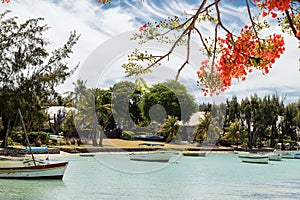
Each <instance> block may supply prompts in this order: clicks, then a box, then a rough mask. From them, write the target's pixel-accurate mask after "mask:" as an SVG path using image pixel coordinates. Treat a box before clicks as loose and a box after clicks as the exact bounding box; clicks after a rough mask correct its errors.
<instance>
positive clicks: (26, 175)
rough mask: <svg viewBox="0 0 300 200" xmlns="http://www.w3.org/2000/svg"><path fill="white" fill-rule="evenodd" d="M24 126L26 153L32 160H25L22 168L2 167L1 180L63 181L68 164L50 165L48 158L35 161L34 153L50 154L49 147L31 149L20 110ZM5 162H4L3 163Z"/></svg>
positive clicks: (18, 166)
mask: <svg viewBox="0 0 300 200" xmlns="http://www.w3.org/2000/svg"><path fill="white" fill-rule="evenodd" d="M18 112H19V115H20V119H21V122H22V126H23V129H24V135H25V139H26V143H27V145H28V147H26V151H27V152H30V154H31V157H32V158H31V159H25V160H24V161H23V162H16V163H22V166H20V165H18V164H16V165H13V166H3V165H2V166H1V167H0V178H11V179H62V178H63V176H64V173H65V170H66V168H67V166H68V162H67V161H66V162H65V161H64V162H57V163H50V162H49V159H48V157H47V158H46V159H45V160H43V159H35V158H34V155H33V151H38V152H40V151H42V152H47V151H48V153H49V149H48V147H33V148H31V146H30V143H29V139H28V135H27V131H26V128H25V124H24V121H23V116H22V114H21V111H20V110H18ZM3 162H4V161H3Z"/></svg>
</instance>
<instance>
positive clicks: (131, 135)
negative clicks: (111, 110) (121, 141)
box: [122, 131, 135, 139]
mask: <svg viewBox="0 0 300 200" xmlns="http://www.w3.org/2000/svg"><path fill="white" fill-rule="evenodd" d="M122 136H123V137H127V138H129V139H134V137H135V133H134V132H132V131H122Z"/></svg>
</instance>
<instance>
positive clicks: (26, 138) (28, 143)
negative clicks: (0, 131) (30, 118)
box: [18, 109, 36, 166]
mask: <svg viewBox="0 0 300 200" xmlns="http://www.w3.org/2000/svg"><path fill="white" fill-rule="evenodd" d="M18 112H19V115H20V119H21V122H22V126H23V130H24V135H25V140H26V143H27V145H28V147H29V152H30V154H31V157H32V160H33V164H34V166H36V163H35V159H34V156H33V153H32V150H31V146H30V142H29V138H28V135H27V131H26V128H25V124H24V121H23V116H22V113H21V110H20V109H18Z"/></svg>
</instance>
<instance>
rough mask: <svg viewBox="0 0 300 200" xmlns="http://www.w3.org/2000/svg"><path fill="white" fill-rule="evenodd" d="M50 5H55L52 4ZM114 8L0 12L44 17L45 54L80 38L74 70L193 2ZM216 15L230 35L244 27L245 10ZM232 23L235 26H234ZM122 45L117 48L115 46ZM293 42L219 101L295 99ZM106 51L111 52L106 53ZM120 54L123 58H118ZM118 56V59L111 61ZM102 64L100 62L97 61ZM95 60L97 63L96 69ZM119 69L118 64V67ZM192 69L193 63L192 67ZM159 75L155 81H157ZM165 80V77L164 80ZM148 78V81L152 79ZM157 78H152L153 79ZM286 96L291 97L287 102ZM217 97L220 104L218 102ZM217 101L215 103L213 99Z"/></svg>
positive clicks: (21, 5) (42, 2)
mask: <svg viewBox="0 0 300 200" xmlns="http://www.w3.org/2000/svg"><path fill="white" fill-rule="evenodd" d="M55 2H56V3H55ZM118 2H119V3H120V5H116V4H114V5H113V6H111V7H110V8H109V9H107V8H106V7H103V6H101V5H98V4H97V3H96V1H85V0H80V1H79V0H76V1H74V0H60V1H50V0H31V1H22V0H14V1H11V3H9V4H5V6H1V7H0V10H1V11H3V10H4V9H10V10H12V14H13V15H16V16H19V18H20V20H26V19H28V18H32V17H44V18H45V23H47V24H49V26H50V27H51V29H50V30H49V31H48V32H47V34H46V38H48V39H49V40H50V42H51V43H52V45H51V48H54V47H58V46H60V45H62V44H63V43H64V42H65V41H66V39H67V37H68V36H69V33H70V31H72V30H76V31H77V32H78V33H79V34H81V38H80V40H79V42H78V45H76V46H75V48H74V54H73V55H72V57H71V60H70V66H75V65H76V64H77V63H78V62H79V61H80V63H81V66H82V64H83V63H84V62H85V61H86V59H87V58H88V56H89V55H90V54H91V53H92V52H93V51H94V50H95V49H96V48H97V47H98V46H100V45H101V44H103V43H104V42H105V41H109V39H111V38H114V37H116V36H117V35H118V34H120V33H123V32H126V31H131V30H138V28H139V26H140V25H141V24H142V23H143V22H146V21H154V20H156V19H161V18H166V17H168V16H170V17H172V16H174V15H178V14H180V13H182V12H183V11H187V12H188V13H194V12H195V10H194V9H195V8H197V6H198V2H195V1H180V0H172V1H171V0H170V1H166V0H165V1H150V0H145V1H144V2H140V1H118ZM223 6H224V7H223V8H222V13H223V16H224V17H225V18H224V22H230V21H231V20H233V19H234V21H232V23H231V24H230V27H231V30H234V29H238V28H239V22H243V23H245V24H247V23H248V18H247V15H246V13H245V12H246V10H245V8H242V7H234V6H230V5H228V4H224V5H223ZM236 20H237V21H236ZM204 28H205V29H204V30H205V32H206V33H209V32H211V31H213V30H212V28H213V27H212V26H211V24H210V25H209V24H208V25H207V26H205V27H204ZM120 45H122V44H120ZM297 45H298V44H297V42H296V41H295V39H294V38H292V37H288V36H286V52H285V54H284V55H283V56H282V57H281V58H280V59H279V60H278V61H277V62H276V64H275V65H274V67H273V69H271V70H270V74H268V75H265V76H262V75H261V74H260V72H257V73H253V74H251V75H250V76H249V77H248V78H247V81H245V82H239V83H238V84H234V85H233V86H232V88H231V89H230V90H228V91H227V92H226V93H225V94H224V95H223V97H224V96H226V97H229V98H230V96H231V95H236V96H238V97H241V98H242V97H245V96H250V95H251V94H253V93H255V92H256V93H258V94H262V95H264V94H266V93H268V92H269V93H274V92H275V91H277V92H278V93H279V94H280V93H284V92H286V94H287V95H288V98H290V99H292V98H293V99H295V98H297V97H295V96H298V97H299V92H298V91H300V82H299V80H300V79H299V75H300V73H299V71H298V69H299V62H298V58H299V55H300V52H299V49H298V47H297ZM110 51H115V49H113V48H111V49H110ZM123 53H124V52H123ZM117 56H119V55H117ZM101 59H105V58H101ZM101 59H100V60H98V61H99V63H97V64H98V65H99V67H105V66H102V65H101ZM118 65H119V64H118ZM170 65H173V66H174V67H175V66H176V67H177V66H178V60H176V59H175V61H173V63H172V61H170ZM195 65H196V66H194V67H197V63H195ZM118 67H119V66H117V68H115V69H114V70H113V73H110V74H109V75H110V76H109V77H105V80H106V82H110V83H113V81H116V80H119V79H120V78H123V77H124V74H123V72H122V69H120V70H119V73H118V72H117V71H118V70H117V69H118ZM192 71H193V72H186V74H185V75H184V78H185V79H189V80H191V81H190V83H194V84H195V87H190V86H189V87H190V88H191V90H193V91H196V90H197V89H196V79H195V77H196V75H195V74H194V71H195V69H193V70H192ZM162 73H163V70H162V71H161V72H160V74H159V75H162ZM168 75H169V74H168ZM153 76H154V75H153ZM76 78H77V74H75V75H74V76H72V78H71V79H70V80H68V81H67V82H66V84H65V85H64V86H63V87H60V88H59V90H60V91H61V92H65V91H68V90H71V89H72V82H75V80H76ZM156 78H157V77H156ZM194 94H197V99H198V100H199V101H203V100H204V101H207V100H210V98H203V96H202V95H203V94H202V93H201V92H198V91H197V92H194ZM289 95H291V96H290V97H289ZM223 97H222V98H223ZM217 98H220V97H217Z"/></svg>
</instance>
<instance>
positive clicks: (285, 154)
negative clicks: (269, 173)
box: [280, 151, 295, 159]
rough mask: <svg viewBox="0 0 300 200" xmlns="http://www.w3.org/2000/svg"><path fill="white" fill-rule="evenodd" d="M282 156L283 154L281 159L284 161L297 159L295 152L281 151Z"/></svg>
mask: <svg viewBox="0 0 300 200" xmlns="http://www.w3.org/2000/svg"><path fill="white" fill-rule="evenodd" d="M280 154H281V157H282V158H284V159H294V158H295V152H293V151H281V152H280Z"/></svg>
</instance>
